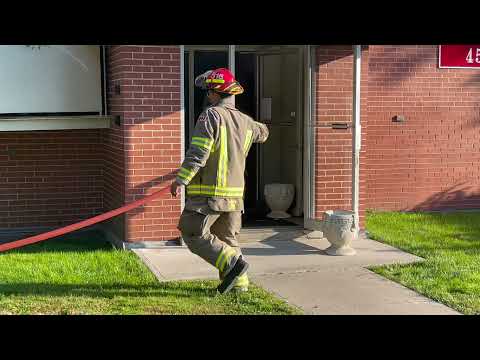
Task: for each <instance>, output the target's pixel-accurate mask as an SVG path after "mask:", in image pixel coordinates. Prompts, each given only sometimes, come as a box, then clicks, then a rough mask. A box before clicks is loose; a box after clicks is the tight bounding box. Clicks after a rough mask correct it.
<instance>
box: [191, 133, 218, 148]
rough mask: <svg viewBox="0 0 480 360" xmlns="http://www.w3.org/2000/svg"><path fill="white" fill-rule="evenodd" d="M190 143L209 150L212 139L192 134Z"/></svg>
mask: <svg viewBox="0 0 480 360" xmlns="http://www.w3.org/2000/svg"><path fill="white" fill-rule="evenodd" d="M191 145H196V146H198V147H202V148H204V149H207V150H208V151H210V150H211V149H212V146H213V140H211V139H208V138H202V137H198V136H194V137H192V142H191Z"/></svg>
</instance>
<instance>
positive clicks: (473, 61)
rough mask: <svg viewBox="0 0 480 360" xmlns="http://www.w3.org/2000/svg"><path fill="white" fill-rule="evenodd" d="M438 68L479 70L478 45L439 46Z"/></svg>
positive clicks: (479, 55)
mask: <svg viewBox="0 0 480 360" xmlns="http://www.w3.org/2000/svg"><path fill="white" fill-rule="evenodd" d="M438 54H439V67H440V68H469V69H473V68H479V69H480V45H440V46H439V49H438Z"/></svg>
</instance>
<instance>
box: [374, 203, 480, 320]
mask: <svg viewBox="0 0 480 360" xmlns="http://www.w3.org/2000/svg"><path fill="white" fill-rule="evenodd" d="M366 227H367V230H368V232H369V233H370V237H371V238H372V239H374V240H378V241H381V242H384V243H387V244H389V245H392V246H394V247H397V248H400V249H403V250H405V251H407V252H410V253H412V254H415V255H418V256H420V257H422V258H424V259H425V262H422V263H416V264H410V265H392V266H384V267H374V268H372V270H373V271H375V272H376V273H378V274H380V275H383V276H385V277H387V278H389V279H391V280H394V281H397V282H399V283H401V284H403V285H405V286H406V287H409V288H411V289H414V290H415V291H417V292H419V293H421V294H423V295H425V296H427V297H429V298H431V299H434V300H436V301H438V302H441V303H443V304H445V305H448V306H450V307H452V308H454V309H455V310H457V311H459V312H461V313H464V314H480V212H455V213H448V214H441V213H408V214H405V213H369V214H368V215H367V226H366Z"/></svg>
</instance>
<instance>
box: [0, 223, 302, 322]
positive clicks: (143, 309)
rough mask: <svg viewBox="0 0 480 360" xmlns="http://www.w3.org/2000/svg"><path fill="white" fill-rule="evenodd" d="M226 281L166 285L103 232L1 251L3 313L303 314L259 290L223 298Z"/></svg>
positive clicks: (1, 299)
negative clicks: (219, 291) (114, 245)
mask: <svg viewBox="0 0 480 360" xmlns="http://www.w3.org/2000/svg"><path fill="white" fill-rule="evenodd" d="M217 285H218V281H175V282H165V283H160V282H158V281H157V279H156V278H155V277H154V276H153V274H152V273H151V272H150V271H149V270H148V268H147V267H146V266H145V265H144V264H143V263H142V262H141V261H140V260H139V259H138V258H137V256H136V255H135V254H134V253H132V252H130V251H122V250H116V249H113V248H112V246H111V245H110V244H109V243H108V242H106V241H105V240H104V239H103V238H102V236H101V235H100V234H99V233H96V232H88V233H83V234H81V235H80V234H73V235H67V236H66V237H63V238H57V239H52V240H49V241H46V242H43V243H37V244H34V245H30V246H27V247H25V248H22V249H17V250H11V251H8V252H5V253H2V254H0V314H300V313H301V312H300V311H299V310H297V309H296V308H294V307H291V306H290V305H288V304H287V303H285V302H283V301H281V300H280V299H277V298H276V297H274V296H272V295H271V294H269V293H267V292H266V291H264V290H263V289H261V288H259V287H257V286H251V291H249V292H248V293H241V294H235V293H228V294H225V295H220V294H217V293H216V286H217Z"/></svg>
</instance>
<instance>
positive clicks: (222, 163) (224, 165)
mask: <svg viewBox="0 0 480 360" xmlns="http://www.w3.org/2000/svg"><path fill="white" fill-rule="evenodd" d="M227 170H228V144H227V128H226V127H225V126H221V127H220V156H219V158H218V170H217V186H218V187H225V186H227Z"/></svg>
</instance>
